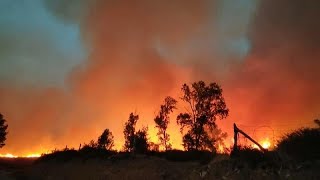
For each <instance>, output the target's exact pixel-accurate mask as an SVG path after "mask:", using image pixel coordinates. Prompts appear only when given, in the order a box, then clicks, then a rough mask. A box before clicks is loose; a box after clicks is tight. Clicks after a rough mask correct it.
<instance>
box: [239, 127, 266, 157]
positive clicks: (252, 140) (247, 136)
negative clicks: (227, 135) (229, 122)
mask: <svg viewBox="0 0 320 180" xmlns="http://www.w3.org/2000/svg"><path fill="white" fill-rule="evenodd" d="M233 129H234V146H233V149H234V150H235V151H237V150H238V142H237V141H238V133H241V134H242V135H243V136H244V137H246V138H248V139H249V140H250V141H251V142H253V143H254V144H256V145H257V146H258V147H259V148H260V149H261V151H263V152H267V151H268V150H267V149H265V148H263V147H262V146H261V145H260V144H259V143H258V142H257V141H255V140H254V139H252V138H251V137H250V136H249V135H248V134H246V133H245V132H243V131H242V130H241V129H239V128H238V127H237V125H236V124H235V123H234V124H233Z"/></svg>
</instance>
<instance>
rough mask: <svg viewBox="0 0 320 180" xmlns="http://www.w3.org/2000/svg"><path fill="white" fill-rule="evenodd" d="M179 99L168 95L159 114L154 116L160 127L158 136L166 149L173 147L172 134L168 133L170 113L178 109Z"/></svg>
mask: <svg viewBox="0 0 320 180" xmlns="http://www.w3.org/2000/svg"><path fill="white" fill-rule="evenodd" d="M176 104H177V101H176V100H175V99H174V98H172V97H170V96H168V97H166V98H165V100H164V104H162V105H161V106H160V111H159V113H158V115H157V116H156V117H155V118H154V122H155V123H156V128H158V133H157V135H158V137H159V140H160V143H161V145H162V146H163V147H164V149H165V150H168V149H171V144H170V142H169V141H170V136H169V134H168V133H167V128H168V124H169V121H170V117H169V115H170V113H172V112H173V110H174V109H176Z"/></svg>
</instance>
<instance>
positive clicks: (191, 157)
mask: <svg viewBox="0 0 320 180" xmlns="http://www.w3.org/2000/svg"><path fill="white" fill-rule="evenodd" d="M147 154H148V155H150V156H157V157H160V158H165V159H167V160H169V161H176V162H186V161H195V162H199V163H201V164H207V163H209V162H210V161H211V160H212V159H213V158H214V157H215V154H214V153H212V152H210V151H181V150H168V151H164V152H159V151H149V152H148V153H147Z"/></svg>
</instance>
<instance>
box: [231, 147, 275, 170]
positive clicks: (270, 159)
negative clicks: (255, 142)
mask: <svg viewBox="0 0 320 180" xmlns="http://www.w3.org/2000/svg"><path fill="white" fill-rule="evenodd" d="M230 156H231V158H233V159H234V160H235V163H236V164H238V165H239V164H246V165H248V166H249V167H250V168H258V167H272V168H278V167H279V166H280V163H279V162H280V161H281V158H280V157H279V155H278V153H277V152H276V151H267V152H263V151H261V150H259V149H255V148H252V147H238V150H237V153H235V152H234V151H232V152H231V154H230Z"/></svg>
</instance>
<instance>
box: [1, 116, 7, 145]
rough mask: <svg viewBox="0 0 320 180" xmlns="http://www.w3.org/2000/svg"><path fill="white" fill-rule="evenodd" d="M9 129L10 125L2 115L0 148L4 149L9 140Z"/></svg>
mask: <svg viewBox="0 0 320 180" xmlns="http://www.w3.org/2000/svg"><path fill="white" fill-rule="evenodd" d="M7 129H8V124H7V121H6V120H5V119H4V117H3V115H2V114H0V148H2V147H3V146H4V145H6V144H5V141H6V140H7V134H8V132H7Z"/></svg>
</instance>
